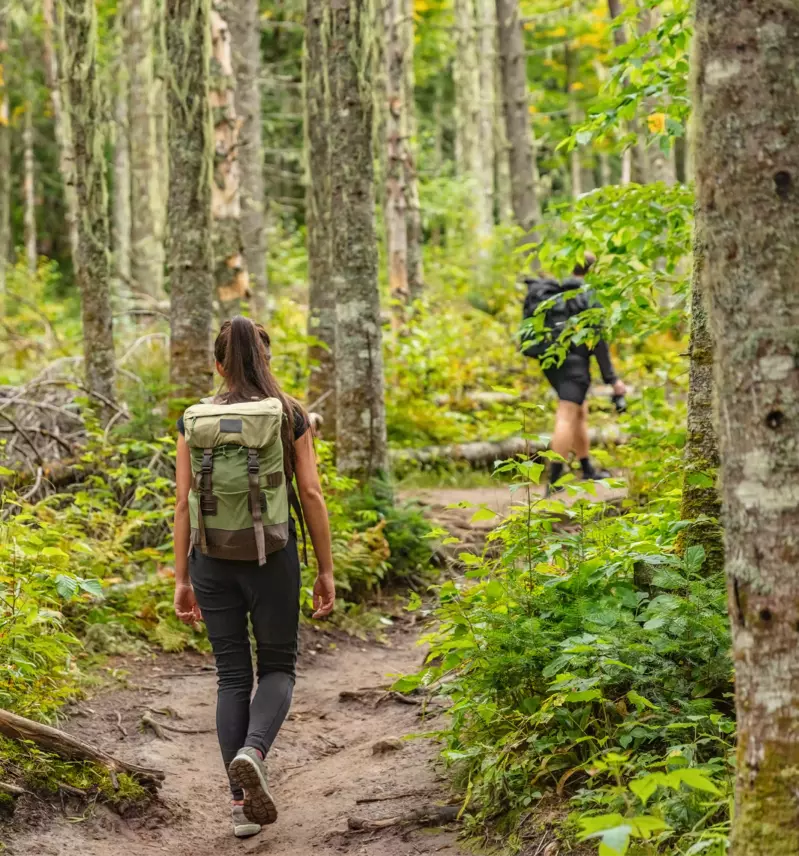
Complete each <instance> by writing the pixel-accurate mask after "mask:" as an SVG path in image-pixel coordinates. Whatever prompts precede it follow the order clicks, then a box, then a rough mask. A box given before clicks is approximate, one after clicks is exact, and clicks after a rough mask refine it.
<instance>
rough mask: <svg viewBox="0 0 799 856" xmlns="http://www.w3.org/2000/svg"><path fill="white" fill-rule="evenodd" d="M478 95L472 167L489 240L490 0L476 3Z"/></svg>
mask: <svg viewBox="0 0 799 856" xmlns="http://www.w3.org/2000/svg"><path fill="white" fill-rule="evenodd" d="M476 20H477V61H478V74H479V80H480V89H479V96H478V128H479V137H478V147H479V151H480V156H479V158H478V159H477V162H476V164H475V167H476V168H477V169H478V170H479V173H478V175H477V192H478V194H479V198H480V209H479V220H480V222H479V231H480V234H481V235H482V236H484V237H486V238H487V237H489V236H490V235H491V232H492V230H493V228H494V208H495V205H494V161H495V160H496V150H495V149H494V93H495V87H494V73H495V70H496V66H497V51H496V39H497V10H496V7H495V5H494V0H476Z"/></svg>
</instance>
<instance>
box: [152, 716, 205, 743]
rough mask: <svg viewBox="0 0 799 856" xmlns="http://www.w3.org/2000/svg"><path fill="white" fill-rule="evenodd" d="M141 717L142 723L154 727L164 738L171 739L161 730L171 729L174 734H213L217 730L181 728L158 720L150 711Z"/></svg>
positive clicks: (157, 733)
mask: <svg viewBox="0 0 799 856" xmlns="http://www.w3.org/2000/svg"><path fill="white" fill-rule="evenodd" d="M141 719H142V724H144V725H148V726H149V727H150V728H152V729H153V731H155V733H156V735H158V737H160V738H161V739H162V740H169V737H167V736H166V735H165V734H163V733H161V734H159V730H161V731H162V732H163V731H171V732H172V733H174V734H213V733H214V732H215V731H216V729H215V728H181V727H180V726H178V725H169V724H168V723H166V722H158V721H157V720H155V719H153V718H152V716H151V715H150V711H147V713H145V714H144V716H142V718H141Z"/></svg>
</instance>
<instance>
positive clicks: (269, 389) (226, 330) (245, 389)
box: [214, 315, 308, 481]
mask: <svg viewBox="0 0 799 856" xmlns="http://www.w3.org/2000/svg"><path fill="white" fill-rule="evenodd" d="M214 357H215V358H216V361H217V362H218V363H219V364H220V365H221V366H222V370H223V371H224V374H225V390H224V392H222V393H220V395H218V396H217V398H218V399H219V400H221V401H223V402H224V403H225V404H236V403H240V402H242V401H260V400H261V399H263V398H277V399H279V401H280V403H281V404H282V405H283V426H282V432H281V434H282V439H283V463H284V468H285V471H286V478H287V479H288V480H289V481H290V480H291V479H292V478H293V476H294V465H295V463H296V454H295V450H294V420H295V419H297V418H301V419H304V420H305V421H306V422H307V421H308V417H307V416H306V415H305V411H304V410H303V409H302V406H301V405H300V404H299V402H297V401H295V400H294V399H293V398H290V397H289V396H287V395H286V394H285V393H284V392H283V390H282V389H281V388H280V384H279V383H278V382H277V380H276V378H275V376H274V375H273V374H272V372H271V370H270V368H269V363H270V361H271V357H272V351H271V342H270V339H269V334H268V333H267V332H266V330H265V329H264V328H263V327H262V326H261V325H260V324H254V323H253V322H252V321H250V319H249V318H244V317H243V316H241V315H237V316H236V317H235V318H233V319H232V320H231V321H225V323H224V324H223V325H222V327H221V329H220V331H219V335H218V336H217V337H216V342H215V343H214Z"/></svg>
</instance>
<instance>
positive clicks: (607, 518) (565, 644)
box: [399, 449, 734, 856]
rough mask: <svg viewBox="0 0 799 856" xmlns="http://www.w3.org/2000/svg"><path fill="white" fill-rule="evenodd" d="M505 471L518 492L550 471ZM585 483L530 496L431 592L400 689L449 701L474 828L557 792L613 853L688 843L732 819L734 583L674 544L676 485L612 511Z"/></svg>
mask: <svg viewBox="0 0 799 856" xmlns="http://www.w3.org/2000/svg"><path fill="white" fill-rule="evenodd" d="M650 453H651V449H650ZM499 469H500V470H504V471H505V473H506V475H510V476H511V477H512V478H513V480H514V482H515V484H516V486H517V487H516V490H517V492H518V493H517V495H520V496H524V494H525V491H528V490H529V488H530V487H531V485H532V484H533V483H536V482H537V481H538V479H539V478H540V476H541V470H542V467H541V466H540V465H536V464H531V463H530V462H525V461H522V462H508V463H506V464H504V465H502V466H501V467H500V468H499ZM663 474H664V470H663V469H661V475H663ZM590 489H591V487H590V485H589V486H586V487H585V488H584V489H583V488H578V487H572V486H571V485H569V486H568V487H567V491H568V492H569V493H573V494H575V495H576V501H574V503H573V504H569V505H564V504H563V503H561V502H556V501H548V500H540V499H537V497H535V496H532V495H528V497H527V502H523V503H521V505H519V506H518V507H517V508H516V509H515V510H514V511H513V513H512V514H511V516H510V517H509V518H508V519H507V520H506V521H505V522H503V523H502V524H501V525H500V527H499V528H498V529H497V530H495V531H494V532H493V533H492V534H491V536H490V538H489V541H490V544H489V550H488V552H487V554H486V556H484V557H480V556H474V555H471V554H468V553H466V554H462V559H463V561H464V563H465V566H466V572H465V579H464V581H463V582H462V583H460V584H459V583H457V582H454V581H450V582H447V583H445V584H444V585H442V586H441V587H440V588H439V589H438V592H439V598H440V606H439V608H438V610H437V612H436V618H437V620H438V621H439V622H440V625H439V627H438V629H436V630H435V631H433V632H432V633H431V634H430V636H429V638H428V642H429V644H430V646H431V648H430V655H429V665H428V667H427V668H426V669H425V670H424V671H423V672H421V673H420V674H419V675H416V676H411V677H409V678H405V679H402V680H401V681H400V684H399V686H401V687H402V688H405V689H409V688H412V687H414V686H418V685H422V686H435V687H437V690H436V691H437V692H438V693H440V694H442V695H444V696H446V697H448V698H449V699H450V701H451V703H452V704H451V707H450V711H449V712H450V717H451V720H450V723H449V726H448V727H447V728H446V729H445V731H444V732H443V737H444V739H445V744H446V748H445V751H444V758H445V759H446V760H447V761H448V762H449V763H450V764H451V765H453V767H454V770H455V772H456V781H457V782H458V783H460V784H461V785H462V786H463V787H464V789H465V790H466V792H467V803H468V806H469V810H470V811H471V812H472V816H471V829H472V830H473V831H474V832H475V833H477V832H479V831H480V830H481V829H483V827H484V824H486V823H488V822H489V821H494V822H497V821H499V822H500V823H501V824H502V827H503V828H506V827H507V828H508V829H511V828H514V827H515V826H516V825H517V824H518V819H519V818H520V817H521V816H523V815H524V813H525V812H526V811H527V810H528V809H529V808H530V807H531V806H532V805H533V804H534V803H535V802H536V801H537V800H538V799H539V798H540V797H541V796H542V795H543V794H544V793H545V792H547V791H550V790H551V791H556V792H557V793H559V794H563V795H566V794H570V795H571V797H572V801H573V805H574V807H575V812H576V821H579V822H580V823H582V827H580V828H581V829H582V831H583V832H584V833H585V835H586V836H591V835H594V834H597V835H598V834H599V833H600V832H601V834H602V845H601V849H600V853H602V854H603V856H612V854H615V853H619V854H621V853H626V852H628V846H630V847H632V848H633V849H632V850H630V852H634V853H641V854H643V853H661V852H666V851H663V850H662V849H658V848H660V847H661V845H662V844H663V843H664V842H668V846H669V847H670V848H675V849H672V850H669V851H668V852H675V853H676V852H680V853H681V852H684V851H683V850H682V849H681V848H682V847H683V846H686V847H687V846H689V845H693V844H695V843H696V840H697V834H698V833H701V834H703V835H704V834H705V833H707V834H708V835H711V832H712V830H714V829H716V825H717V824H718V823H723V822H724V819H725V817H726V814H725V811H726V808H727V802H726V801H725V800H726V797H725V795H726V794H728V792H729V788H730V784H729V776H730V770H731V768H730V757H729V752H730V749H731V743H732V738H731V734H732V732H733V728H734V727H733V724H732V722H731V721H730V719H729V717H730V715H731V713H732V708H731V702H730V693H731V689H732V684H731V675H732V664H731V661H730V657H729V630H728V625H727V618H726V590H725V585H724V580H723V577H722V576H721V575H716V576H711V577H708V576H707V574H706V573H705V572H704V570H703V562H704V553H703V551H702V549H701V548H696V549H693V550H690V551H687V552H686V555H685V556H684V557H682V558H681V557H679V556H678V555H677V554H676V552H675V551H674V544H675V540H676V538H677V535H678V533H679V531H680V529H681V527H682V525H683V524H682V523H681V522H680V521H679V514H678V497H677V496H675V495H673V494H672V493H670V492H668V491H667V492H666V493H665V495H662V496H658V497H657V498H655V499H653V500H652V501H650V503H649V504H648V506H646V507H645V508H644V509H641V510H637V509H633V508H631V509H630V510H628V511H627V513H625V514H622V515H620V516H619V515H611V514H609V513H607V510H606V509H605V507H604V506H603V505H601V504H597V503H591V502H589V501H588V498H587V497H586V498H582V497H581V495H580V494H581V491H582V490H589V491H590ZM492 556H493V557H495V558H491V557H492ZM713 834H715V833H713ZM711 837H712V836H711ZM702 840H703V841H709V840H710V838H703V839H702ZM631 842H632V844H631ZM708 846H710V845H708ZM714 846H715V845H714ZM613 848H616V849H613ZM635 848H638V849H635ZM647 848H649V849H647ZM695 852H698V851H695ZM711 852H714V851H711Z"/></svg>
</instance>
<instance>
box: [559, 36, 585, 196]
mask: <svg viewBox="0 0 799 856" xmlns="http://www.w3.org/2000/svg"><path fill="white" fill-rule="evenodd" d="M564 53H565V57H564V61H565V64H566V98H567V99H568V102H569V124H570V125H571V126H572V130H574V127H575V126H576V125H577V123H578V122H579V121H580V108H579V106H578V104H577V99H576V97H575V95H574V89H573V87H574V84H575V83H576V82H577V61H578V57H577V53H576V52H575V51H573V50H571V49H570V48H569V46H568V45H567V46H566V48H565V51H564ZM580 148H581V147H580V146H579V145H577V146H575V147H574V148H573V149H572V150H571V151H570V152H569V169H570V172H571V189H572V199H578V198H579V197H580V196H582V194H583V165H582V157H581V151H580Z"/></svg>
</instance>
